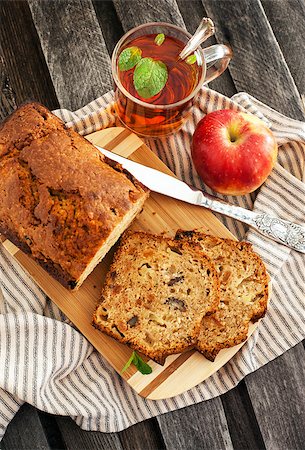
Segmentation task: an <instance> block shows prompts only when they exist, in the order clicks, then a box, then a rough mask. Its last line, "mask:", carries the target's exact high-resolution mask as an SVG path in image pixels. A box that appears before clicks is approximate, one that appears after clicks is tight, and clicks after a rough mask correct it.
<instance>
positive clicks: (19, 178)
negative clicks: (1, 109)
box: [0, 103, 148, 288]
mask: <svg viewBox="0 0 305 450" xmlns="http://www.w3.org/2000/svg"><path fill="white" fill-rule="evenodd" d="M147 196H148V190H147V189H146V188H145V187H144V186H143V185H142V184H141V183H139V182H138V181H137V180H136V179H135V178H134V177H133V176H131V175H130V174H129V173H128V172H127V171H125V170H123V169H122V168H121V166H120V165H119V164H117V163H113V162H112V161H110V160H108V159H107V158H106V157H104V156H103V155H102V154H101V153H100V152H99V151H98V150H97V149H96V148H95V147H94V146H93V145H92V144H91V143H89V142H88V141H87V140H86V139H84V138H83V137H81V136H80V135H79V134H78V133H76V132H75V131H73V130H72V129H67V128H66V127H65V125H64V123H63V122H62V121H61V120H59V119H58V118H57V117H56V116H54V115H53V114H52V113H51V112H50V111H48V110H47V109H46V108H45V107H43V106H42V105H40V104H38V103H29V104H26V105H23V106H21V107H20V108H18V109H17V110H16V111H15V112H14V113H13V114H12V115H11V116H9V117H8V118H7V119H6V120H5V121H4V122H3V123H2V124H1V125H0V232H1V233H2V234H3V235H4V236H5V237H7V238H8V239H10V240H11V241H12V242H13V243H14V244H16V245H17V246H18V247H19V248H21V249H22V250H23V251H25V252H26V253H28V254H29V255H30V256H32V257H33V258H34V259H35V260H36V261H37V262H38V263H39V264H41V265H42V266H43V267H44V268H45V269H46V270H47V271H48V272H49V273H50V274H51V275H53V276H54V277H55V278H56V279H57V280H58V281H60V282H61V283H62V284H63V285H64V286H66V287H69V288H77V287H79V286H80V285H81V283H82V282H83V281H84V279H85V278H86V277H87V275H88V274H89V273H90V272H91V271H92V270H93V268H94V267H95V266H96V264H97V263H98V262H99V261H100V260H101V259H102V258H103V256H104V255H105V254H106V252H107V251H108V250H109V248H110V247H111V246H112V245H113V244H114V243H115V241H116V240H117V239H118V238H119V236H120V235H121V234H122V233H123V231H124V230H125V229H126V228H127V226H128V225H129V224H130V222H131V221H132V220H133V219H134V217H135V216H136V215H137V213H138V212H139V211H140V210H141V209H142V205H143V203H144V201H145V199H146V198H147Z"/></svg>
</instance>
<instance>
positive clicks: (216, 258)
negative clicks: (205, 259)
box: [176, 231, 268, 361]
mask: <svg viewBox="0 0 305 450" xmlns="http://www.w3.org/2000/svg"><path fill="white" fill-rule="evenodd" d="M176 239H177V242H194V243H197V244H200V245H201V247H202V249H203V250H204V252H205V253H206V254H207V255H208V256H209V257H210V258H211V259H212V260H213V262H214V264H215V267H216V270H217V273H218V275H219V281H220V305H219V309H218V311H216V312H215V313H214V314H212V315H210V316H208V317H204V318H203V321H202V325H201V330H200V335H199V339H198V344H197V349H198V350H199V351H200V352H201V353H203V354H204V356H206V358H208V359H210V360H211V361H214V359H215V357H216V355H217V353H218V352H219V351H220V350H221V349H222V348H227V347H232V346H234V345H236V344H239V343H241V342H243V341H244V340H245V339H246V338H247V334H248V328H249V322H250V320H252V321H255V320H258V319H259V318H261V317H263V316H264V314H265V311H266V308H267V301H268V276H267V273H266V269H265V266H264V264H263V262H262V260H261V259H260V257H259V256H258V255H257V254H256V253H254V252H253V250H252V246H251V244H249V243H247V242H237V241H234V240H231V239H221V238H218V237H214V236H209V235H206V234H204V233H200V232H196V231H178V232H177V234H176Z"/></svg>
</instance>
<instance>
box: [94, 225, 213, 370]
mask: <svg viewBox="0 0 305 450" xmlns="http://www.w3.org/2000/svg"><path fill="white" fill-rule="evenodd" d="M218 305H219V281H218V276H217V273H216V270H215V267H214V265H213V263H212V262H211V260H210V258H208V257H207V256H206V255H205V254H204V253H203V251H202V249H201V247H200V246H199V245H198V244H194V243H192V242H181V243H180V242H177V241H175V240H173V239H170V238H167V237H164V236H157V235H151V234H147V233H144V232H130V231H128V232H126V233H125V234H124V235H123V237H122V238H121V242H120V245H119V248H118V249H117V251H116V254H115V256H114V260H113V263H112V265H111V267H110V270H109V272H108V273H107V275H106V280H105V284H104V288H103V291H102V298H101V302H100V304H99V306H98V307H97V309H96V312H95V314H94V318H93V324H94V326H95V327H97V328H99V329H100V330H102V331H104V332H105V333H107V334H109V335H110V336H112V337H114V338H116V339H117V340H118V341H120V342H122V343H124V344H128V345H130V346H131V347H132V348H134V349H135V350H138V351H140V352H142V353H144V354H145V355H147V356H149V357H150V358H151V359H153V360H155V361H156V362H158V363H160V364H164V362H165V358H166V357H167V356H169V355H172V354H174V353H180V352H182V351H185V350H187V349H190V348H193V347H194V346H195V345H196V343H197V339H198V335H199V331H200V325H201V320H202V318H203V317H204V316H205V315H207V314H211V313H213V312H214V311H216V309H217V307H218Z"/></svg>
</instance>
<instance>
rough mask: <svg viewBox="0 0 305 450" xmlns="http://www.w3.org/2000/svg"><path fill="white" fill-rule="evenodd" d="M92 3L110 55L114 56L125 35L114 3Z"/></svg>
mask: <svg viewBox="0 0 305 450" xmlns="http://www.w3.org/2000/svg"><path fill="white" fill-rule="evenodd" d="M92 3H93V6H94V9H95V13H96V17H97V19H98V21H99V24H100V27H101V30H102V32H103V37H104V40H105V43H106V46H107V50H108V53H109V55H112V52H113V50H114V47H115V45H116V43H117V42H118V40H119V39H120V38H121V37H122V36H123V34H124V30H123V27H122V24H121V22H120V21H119V18H118V16H117V13H116V10H115V7H114V5H113V3H112V1H101V0H93V1H92Z"/></svg>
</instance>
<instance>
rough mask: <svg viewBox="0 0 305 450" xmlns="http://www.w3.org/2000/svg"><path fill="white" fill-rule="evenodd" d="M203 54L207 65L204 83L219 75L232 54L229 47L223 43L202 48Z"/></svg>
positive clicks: (226, 65)
mask: <svg viewBox="0 0 305 450" xmlns="http://www.w3.org/2000/svg"><path fill="white" fill-rule="evenodd" d="M203 54H204V60H205V63H206V67H207V69H206V75H205V80H204V83H209V82H210V81H212V80H214V79H215V78H217V77H219V75H221V74H222V72H223V71H224V70H226V68H227V67H228V64H229V62H230V60H231V58H232V56H233V52H232V49H231V47H229V46H228V45H225V44H217V45H212V46H211V47H207V48H204V49H203Z"/></svg>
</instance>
